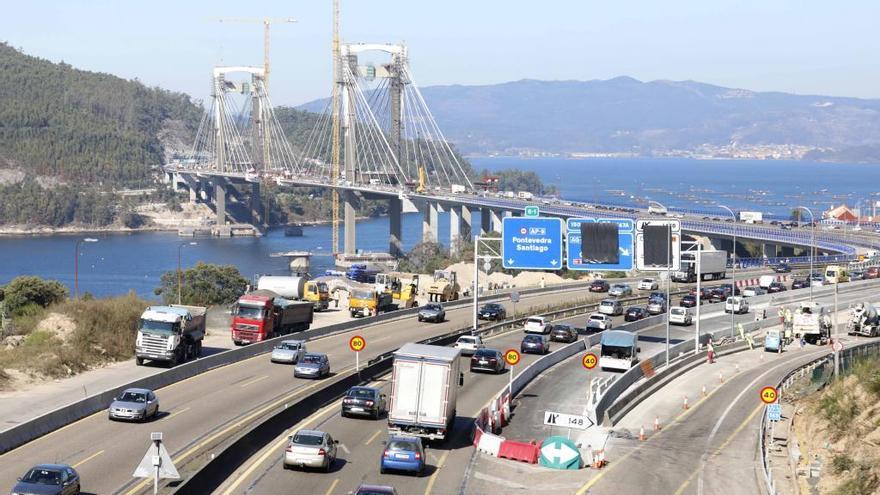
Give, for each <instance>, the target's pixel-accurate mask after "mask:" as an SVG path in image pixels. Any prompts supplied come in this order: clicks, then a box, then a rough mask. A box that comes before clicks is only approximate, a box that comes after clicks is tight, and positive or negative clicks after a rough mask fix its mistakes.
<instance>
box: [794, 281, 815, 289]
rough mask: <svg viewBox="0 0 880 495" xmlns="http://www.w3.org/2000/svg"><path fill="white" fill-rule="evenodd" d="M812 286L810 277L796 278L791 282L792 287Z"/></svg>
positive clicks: (803, 287)
mask: <svg viewBox="0 0 880 495" xmlns="http://www.w3.org/2000/svg"><path fill="white" fill-rule="evenodd" d="M809 286H810V279H808V278H796V279H794V281H793V282H792V283H791V288H792V289H806V288H807V287H809Z"/></svg>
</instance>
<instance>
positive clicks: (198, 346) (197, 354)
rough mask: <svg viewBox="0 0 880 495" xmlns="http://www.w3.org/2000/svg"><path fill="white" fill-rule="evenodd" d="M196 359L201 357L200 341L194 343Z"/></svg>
mask: <svg viewBox="0 0 880 495" xmlns="http://www.w3.org/2000/svg"><path fill="white" fill-rule="evenodd" d="M196 357H202V341H201V340H200V341H198V342H196Z"/></svg>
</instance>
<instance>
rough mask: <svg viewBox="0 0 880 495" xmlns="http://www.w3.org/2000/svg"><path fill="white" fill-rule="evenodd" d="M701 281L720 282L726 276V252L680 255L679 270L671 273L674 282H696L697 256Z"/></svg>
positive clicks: (686, 253) (692, 252)
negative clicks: (698, 257) (698, 256)
mask: <svg viewBox="0 0 880 495" xmlns="http://www.w3.org/2000/svg"><path fill="white" fill-rule="evenodd" d="M698 253H699V255H700V275H701V276H702V277H703V280H720V279H722V278H724V277H726V276H727V251H686V252H683V253H681V270H679V271H676V272H672V280H673V281H675V282H686V283H693V282H696V281H697V262H696V259H697V254H698Z"/></svg>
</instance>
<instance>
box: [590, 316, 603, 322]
mask: <svg viewBox="0 0 880 495" xmlns="http://www.w3.org/2000/svg"><path fill="white" fill-rule="evenodd" d="M590 319H591V320H597V321H603V320H605V317H604V316H602V315H590Z"/></svg>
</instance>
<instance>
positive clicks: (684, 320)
mask: <svg viewBox="0 0 880 495" xmlns="http://www.w3.org/2000/svg"><path fill="white" fill-rule="evenodd" d="M693 322H694V317H693V314H692V313H691V310H690V309H689V308H682V307H681V306H676V307H674V308H671V309H670V310H669V323H670V324H672V325H684V326H689V325H690V324H692V323H693Z"/></svg>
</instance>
